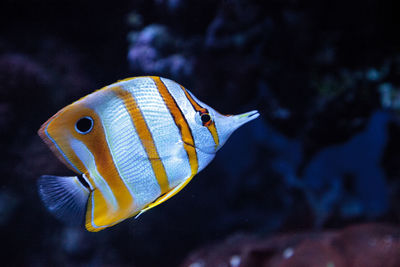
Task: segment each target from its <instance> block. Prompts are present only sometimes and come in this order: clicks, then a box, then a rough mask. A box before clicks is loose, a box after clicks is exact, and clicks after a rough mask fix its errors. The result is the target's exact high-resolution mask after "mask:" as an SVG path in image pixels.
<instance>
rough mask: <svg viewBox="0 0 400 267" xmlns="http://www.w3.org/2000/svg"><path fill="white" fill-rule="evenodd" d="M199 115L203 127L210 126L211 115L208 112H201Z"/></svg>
mask: <svg viewBox="0 0 400 267" xmlns="http://www.w3.org/2000/svg"><path fill="white" fill-rule="evenodd" d="M199 113H200V119H201V122H202V124H203V126H209V125H210V123H211V116H210V113H208V110H204V111H199Z"/></svg>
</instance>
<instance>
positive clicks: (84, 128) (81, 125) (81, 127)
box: [75, 117, 93, 134]
mask: <svg viewBox="0 0 400 267" xmlns="http://www.w3.org/2000/svg"><path fill="white" fill-rule="evenodd" d="M92 128H93V119H92V118H90V117H83V118H80V119H79V120H78V121H77V122H76V124H75V129H76V131H77V132H78V133H80V134H87V133H88V132H90V131H91V130H92Z"/></svg>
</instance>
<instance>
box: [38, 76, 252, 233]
mask: <svg viewBox="0 0 400 267" xmlns="http://www.w3.org/2000/svg"><path fill="white" fill-rule="evenodd" d="M258 115H259V114H258V112H257V111H251V112H248V113H244V114H241V115H236V116H232V115H228V116H225V115H222V114H220V113H218V112H216V111H215V110H214V109H212V108H211V107H209V106H208V105H206V104H204V103H202V102H201V101H199V100H198V99H197V98H196V97H194V96H193V95H192V93H190V92H189V91H188V90H187V89H185V88H184V87H183V86H181V85H179V84H178V83H176V82H174V81H171V80H169V79H165V78H160V77H150V76H146V77H135V78H128V79H125V80H122V81H119V82H117V83H114V84H111V85H109V86H106V87H104V88H102V89H100V90H98V91H95V92H93V93H91V94H89V95H87V96H85V97H83V98H81V99H80V100H78V101H76V102H74V103H72V104H71V105H68V106H66V107H65V108H63V109H61V110H60V111H59V112H57V113H56V114H55V115H54V116H53V117H51V118H50V119H49V120H48V121H47V122H45V123H44V124H43V125H42V127H41V128H40V129H39V131H38V133H39V135H40V137H41V138H42V139H43V140H44V142H45V143H46V144H47V145H48V146H49V147H50V149H51V150H52V151H53V152H54V153H55V155H56V156H57V157H58V158H59V159H60V160H61V161H62V162H63V163H64V164H65V165H66V166H68V167H69V168H70V169H71V170H73V171H74V172H76V173H77V174H78V175H77V176H72V177H58V176H50V175H44V176H41V177H40V178H39V180H38V186H39V194H40V197H41V199H42V200H43V202H44V204H45V206H46V207H47V208H48V209H49V210H50V211H51V212H52V213H53V214H54V215H55V216H56V217H58V218H60V219H62V220H65V221H67V222H75V223H80V224H82V223H84V224H85V227H86V229H87V230H88V231H93V232H96V231H100V230H102V229H105V228H107V227H110V226H112V225H115V224H116V223H118V222H121V221H122V220H125V219H127V218H129V217H132V216H135V215H136V216H138V215H139V214H141V213H143V212H145V211H147V210H149V209H151V208H153V207H155V206H157V205H159V204H161V203H162V202H164V201H166V200H167V199H169V198H170V197H172V196H173V195H175V194H176V193H178V192H179V191H180V190H182V188H183V187H185V186H186V185H187V184H188V183H189V181H190V180H191V179H192V178H193V176H194V175H196V174H197V173H198V172H199V171H201V170H202V169H204V168H205V167H206V166H207V165H208V164H209V163H210V161H211V160H212V159H213V158H214V156H215V153H216V152H217V151H218V149H220V148H221V147H222V146H223V144H224V143H225V142H226V140H227V139H228V137H229V136H230V135H231V134H232V132H233V131H234V130H236V129H237V128H238V127H240V126H241V125H243V124H244V123H246V122H249V121H251V120H253V119H255V118H257V117H258Z"/></svg>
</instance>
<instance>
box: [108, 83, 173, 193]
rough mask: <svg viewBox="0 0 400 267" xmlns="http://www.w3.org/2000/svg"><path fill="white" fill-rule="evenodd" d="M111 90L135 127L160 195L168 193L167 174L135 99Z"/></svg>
mask: <svg viewBox="0 0 400 267" xmlns="http://www.w3.org/2000/svg"><path fill="white" fill-rule="evenodd" d="M112 90H113V91H114V92H115V93H116V94H117V96H118V97H119V98H120V99H122V100H123V101H124V104H125V107H126V109H127V110H128V113H129V115H130V117H131V120H132V122H133V125H134V126H135V129H136V132H137V133H138V136H139V139H140V141H141V142H142V145H143V147H144V149H145V151H146V153H147V157H148V158H149V160H150V163H151V167H152V168H153V172H154V175H155V177H156V179H157V182H158V185H159V186H160V190H161V194H164V193H166V192H168V191H169V190H170V189H171V188H170V187H169V182H168V176H167V173H166V171H165V168H164V165H163V163H162V161H161V158H160V156H159V154H158V152H157V148H156V145H155V144H154V139H153V136H152V134H151V132H150V130H149V128H148V126H147V123H146V121H145V119H144V117H143V114H142V112H141V110H140V109H139V106H138V105H137V103H136V100H135V98H134V97H133V95H132V94H131V93H129V92H128V91H125V90H124V89H122V88H121V87H119V86H116V87H113V88H112Z"/></svg>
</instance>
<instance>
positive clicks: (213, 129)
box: [180, 85, 219, 149]
mask: <svg viewBox="0 0 400 267" xmlns="http://www.w3.org/2000/svg"><path fill="white" fill-rule="evenodd" d="M180 86H181V88H182V90H183V92H185V95H186V98H187V99H188V100H189V102H190V103H191V104H192V106H193V108H194V110H196V112H205V110H206V109H205V108H203V107H201V106H200V105H199V103H197V102H196V101H195V100H194V99H193V98H192V96H191V95H190V94H189V92H188V91H187V90H186V89H185V87H183V86H182V85H180ZM207 129H208V131H209V132H210V133H211V136H212V137H213V139H214V143H215V149H217V147H218V146H219V137H218V131H217V127H215V122H214V120H212V122H211V123H210V125H208V126H207Z"/></svg>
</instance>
